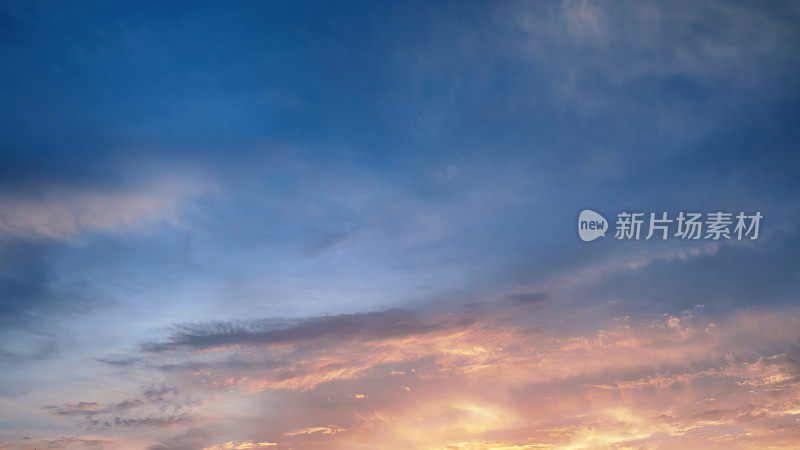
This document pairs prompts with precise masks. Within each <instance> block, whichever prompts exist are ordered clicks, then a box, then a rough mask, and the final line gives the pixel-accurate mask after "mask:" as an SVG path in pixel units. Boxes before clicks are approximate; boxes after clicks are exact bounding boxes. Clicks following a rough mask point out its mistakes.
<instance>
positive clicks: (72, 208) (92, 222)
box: [0, 177, 211, 239]
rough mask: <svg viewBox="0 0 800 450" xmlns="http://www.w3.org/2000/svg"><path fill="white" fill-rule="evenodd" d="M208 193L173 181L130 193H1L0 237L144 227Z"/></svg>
mask: <svg viewBox="0 0 800 450" xmlns="http://www.w3.org/2000/svg"><path fill="white" fill-rule="evenodd" d="M210 190H211V187H210V186H208V185H203V184H202V183H200V182H199V181H198V180H194V179H191V178H187V177H177V178H169V179H163V180H159V181H156V182H152V183H149V184H147V185H145V186H142V187H139V188H135V189H130V190H101V189H91V188H76V187H72V186H47V187H43V188H41V189H39V190H37V192H35V193H29V192H6V193H3V194H1V195H0V238H5V239H9V238H24V239H64V238H68V237H71V236H75V235H77V234H79V233H83V232H95V231H121V230H124V229H132V228H133V227H135V226H137V225H140V224H144V223H153V222H158V221H167V222H173V223H174V222H176V221H177V219H178V217H177V216H176V212H177V209H178V208H179V207H180V206H181V204H182V203H183V202H185V201H187V200H189V199H191V198H196V197H197V196H199V195H201V194H204V193H207V192H209V191H210Z"/></svg>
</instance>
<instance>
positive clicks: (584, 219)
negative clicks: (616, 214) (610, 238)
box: [578, 209, 608, 242]
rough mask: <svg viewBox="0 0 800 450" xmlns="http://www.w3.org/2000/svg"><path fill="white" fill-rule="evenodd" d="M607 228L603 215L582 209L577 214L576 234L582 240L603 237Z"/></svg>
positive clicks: (587, 240)
mask: <svg viewBox="0 0 800 450" xmlns="http://www.w3.org/2000/svg"><path fill="white" fill-rule="evenodd" d="M607 230H608V221H606V219H605V217H603V216H601V215H600V214H598V213H596V212H594V211H592V210H591V209H584V210H583V211H581V213H580V215H579V216H578V236H580V237H581V239H582V240H584V241H586V242H589V241H593V240H595V239H597V238H599V237H605V235H606V231H607Z"/></svg>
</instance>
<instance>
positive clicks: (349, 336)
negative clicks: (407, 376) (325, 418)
mask: <svg viewBox="0 0 800 450" xmlns="http://www.w3.org/2000/svg"><path fill="white" fill-rule="evenodd" d="M439 320H440V319H439ZM439 320H435V319H432V318H431V316H428V315H426V314H425V313H423V312H412V311H408V310H402V309H391V310H387V311H379V312H369V313H359V314H341V315H332V316H322V317H311V318H306V319H299V320H291V321H277V320H274V319H267V320H263V321H234V322H210V323H205V324H188V325H176V326H175V327H174V332H173V334H172V335H171V336H170V337H169V338H168V339H167V340H165V341H151V342H146V343H144V344H142V349H143V350H144V351H146V352H149V353H158V352H164V351H168V350H180V349H190V350H200V349H206V348H211V347H218V346H225V345H268V344H279V343H301V342H309V341H317V340H326V341H334V342H335V341H342V340H356V339H358V340H373V339H385V338H388V337H396V336H404V335H411V334H419V333H425V332H429V331H432V330H435V329H438V328H440V327H441V326H442V323H440V322H439ZM473 320H474V318H471V317H459V318H457V319H454V321H455V323H449V324H448V325H462V326H466V325H469V324H470V323H471V322H472V321H473Z"/></svg>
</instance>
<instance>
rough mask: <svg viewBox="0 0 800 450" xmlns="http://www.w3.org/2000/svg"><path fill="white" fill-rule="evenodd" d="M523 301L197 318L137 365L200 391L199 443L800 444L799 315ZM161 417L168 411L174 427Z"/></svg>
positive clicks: (278, 445) (80, 407)
mask: <svg viewBox="0 0 800 450" xmlns="http://www.w3.org/2000/svg"><path fill="white" fill-rule="evenodd" d="M526 300H527V299H522V300H521V301H518V300H517V299H510V300H509V301H507V302H500V303H494V304H473V305H468V306H464V307H459V308H455V309H450V310H442V311H417V312H411V311H400V310H391V311H385V312H375V313H367V314H358V315H350V314H343V315H339V316H325V317H318V318H308V319H304V320H300V321H293V322H290V323H283V324H282V325H281V326H279V327H277V328H275V325H274V323H272V322H273V321H252V322H214V323H209V324H205V325H204V324H194V325H189V326H186V327H177V328H176V329H175V330H174V333H175V334H174V335H173V336H172V337H171V338H169V339H167V341H158V342H157V343H148V344H145V345H144V347H143V348H144V349H145V350H144V351H145V353H148V354H149V356H148V358H146V359H143V360H141V361H138V362H135V363H134V364H135V367H137V370H156V372H153V374H154V375H158V374H160V376H163V377H165V378H166V379H169V380H172V381H173V382H176V383H180V385H181V390H185V391H187V392H192V393H193V394H192V395H193V396H197V397H199V398H202V399H203V402H202V403H201V404H198V405H197V406H196V407H193V409H192V410H191V411H192V414H196V415H200V416H202V417H203V418H202V420H203V421H204V423H206V424H207V426H206V427H205V429H206V430H209V434H208V436H207V440H203V441H202V443H203V445H205V446H213V445H226V444H218V443H219V442H223V443H233V444H231V445H234V444H235V445H238V443H256V442H267V443H274V444H276V445H275V446H274V447H276V448H286V447H292V448H331V449H340V448H341V449H344V448H353V447H354V446H356V447H357V446H358V445H359V444H363V443H369V445H370V448H410V449H413V448H420V449H423V448H426V449H427V448H453V449H472V448H489V449H491V448H540V447H548V446H555V447H558V448H587V447H593V446H621V445H628V446H658V447H678V446H682V447H689V448H693V447H694V448H698V447H702V448H728V447H730V445H732V443H733V442H737V443H741V444H742V445H751V446H760V445H765V444H766V443H770V444H771V445H773V446H774V447H776V448H791V447H792V446H793V445H794V444H796V442H797V441H798V440H800V431H798V430H797V428H796V426H795V423H796V421H797V419H800V402H798V400H797V399H798V398H800V395H799V394H800V354H799V353H798V352H797V346H796V342H797V339H798V337H800V311H797V310H796V309H793V308H784V309H780V310H768V311H756V310H750V309H748V310H738V311H734V312H731V313H729V314H727V315H725V316H723V317H717V318H714V319H711V318H709V317H706V316H705V315H704V314H703V308H702V307H700V306H698V307H696V308H693V309H691V310H687V311H685V312H683V313H680V314H664V315H660V316H656V317H649V318H648V317H640V318H639V319H633V318H631V317H627V316H618V317H614V318H612V319H605V318H602V317H603V316H602V315H598V316H596V318H595V320H593V321H587V320H586V318H585V316H584V314H585V313H582V312H580V311H577V310H576V311H574V314H570V313H569V312H567V313H566V314H565V315H564V316H562V319H560V320H557V321H555V322H553V321H544V320H541V319H540V316H539V312H540V311H541V302H540V301H537V299H535V301H526ZM590 315H591V314H590ZM568 318H569V319H568ZM573 318H574V320H570V319H573ZM395 321H396V323H394V322H395ZM269 323H272V325H268V324H269ZM167 368H168V369H167ZM167 395H171V394H167ZM156 397H157V396H156ZM231 405H235V406H231ZM69 408H72V409H75V410H76V411H84V410H95V409H97V408H98V405H96V404H91V403H89V402H86V403H85V404H83V405H81V404H78V405H77V406H76V405H72V406H70V407H69ZM65 410H69V409H65ZM169 417H170V416H163V417H162V419H163V420H161V421H159V423H170V424H171V425H175V426H176V427H178V428H177V429H179V430H180V427H182V426H183V424H182V423H179V421H175V423H172V422H170V420H168V419H169ZM131 423H134V422H131ZM135 424H137V425H138V422H136V423H135ZM211 424H213V426H210V425H211ZM212 430H216V431H212ZM220 430H224V431H220ZM237 436H238V438H237ZM211 448H214V447H211ZM219 448H224V447H219ZM233 448H235V447H233Z"/></svg>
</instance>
